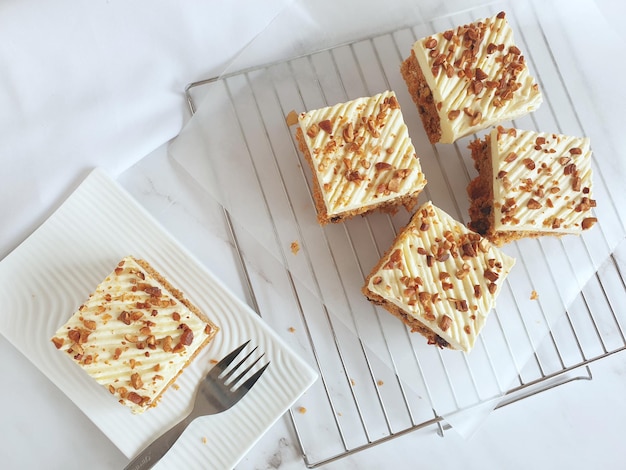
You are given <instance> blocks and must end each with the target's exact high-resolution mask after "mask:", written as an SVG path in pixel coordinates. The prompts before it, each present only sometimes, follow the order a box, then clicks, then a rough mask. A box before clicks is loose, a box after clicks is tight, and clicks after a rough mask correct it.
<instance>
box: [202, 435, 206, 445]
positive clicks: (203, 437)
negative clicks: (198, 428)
mask: <svg viewBox="0 0 626 470" xmlns="http://www.w3.org/2000/svg"><path fill="white" fill-rule="evenodd" d="M202 443H203V444H206V443H207V438H206V436H202Z"/></svg>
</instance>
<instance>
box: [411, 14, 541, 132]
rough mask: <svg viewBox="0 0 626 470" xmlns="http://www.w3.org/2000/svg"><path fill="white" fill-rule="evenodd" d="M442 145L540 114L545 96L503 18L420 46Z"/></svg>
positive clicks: (425, 40)
mask: <svg viewBox="0 0 626 470" xmlns="http://www.w3.org/2000/svg"><path fill="white" fill-rule="evenodd" d="M413 53H414V54H415V57H416V59H417V61H418V63H419V66H420V68H421V70H422V73H423V74H424V77H425V79H426V82H427V84H428V87H429V88H430V90H431V93H432V95H433V98H434V100H435V104H436V108H437V112H438V114H439V119H440V126H441V138H440V140H439V141H440V142H442V143H452V142H454V141H455V140H457V139H458V138H460V137H463V136H466V135H468V134H471V133H473V132H476V131H478V130H480V129H485V128H487V127H489V126H492V125H494V124H497V123H499V122H502V121H507V120H512V119H515V118H518V117H520V116H522V115H524V114H527V113H529V112H532V111H534V110H536V109H537V108H538V107H539V105H540V104H541V102H542V95H541V92H540V91H539V87H538V85H537V82H536V81H535V79H534V78H533V77H532V76H531V75H530V71H529V69H528V66H527V64H526V61H525V60H524V56H523V55H522V52H521V51H520V49H519V48H518V47H517V46H516V45H515V42H514V38H513V30H512V29H511V27H510V25H509V23H508V22H507V20H506V15H505V14H504V12H501V13H499V14H497V15H495V16H493V17H491V18H486V19H484V20H482V21H476V22H474V23H471V24H469V25H463V26H459V27H457V28H455V29H450V30H448V31H445V32H442V33H438V34H434V35H432V36H428V37H425V38H422V39H420V40H418V41H416V42H415V43H414V45H413Z"/></svg>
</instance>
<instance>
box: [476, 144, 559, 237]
mask: <svg viewBox="0 0 626 470" xmlns="http://www.w3.org/2000/svg"><path fill="white" fill-rule="evenodd" d="M469 148H470V150H471V151H472V160H473V161H474V168H476V170H477V171H478V176H477V177H476V178H474V179H473V180H472V181H470V183H469V185H468V186H467V195H468V196H469V198H470V206H469V216H470V222H469V223H468V224H467V226H468V227H469V228H470V229H472V230H473V231H475V232H477V233H479V234H481V235H482V236H484V237H485V238H487V239H488V240H489V241H490V242H491V243H493V244H494V245H496V246H502V245H504V244H506V243H510V242H512V241H515V240H520V239H522V238H537V237H540V236H543V235H546V233H545V232H529V231H515V232H502V231H497V230H495V229H494V215H493V204H494V200H493V186H492V185H493V165H492V163H491V136H489V135H487V136H485V140H480V139H476V140H474V141H472V142H470V145H469ZM552 235H556V236H561V234H552Z"/></svg>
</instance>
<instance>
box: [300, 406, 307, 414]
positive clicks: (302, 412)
mask: <svg viewBox="0 0 626 470" xmlns="http://www.w3.org/2000/svg"><path fill="white" fill-rule="evenodd" d="M298 413H300V414H301V415H303V414H304V413H306V408H305V407H304V406H301V407H299V408H298Z"/></svg>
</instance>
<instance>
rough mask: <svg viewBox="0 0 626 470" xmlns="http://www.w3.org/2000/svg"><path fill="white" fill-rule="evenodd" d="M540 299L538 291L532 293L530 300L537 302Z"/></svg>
mask: <svg viewBox="0 0 626 470" xmlns="http://www.w3.org/2000/svg"><path fill="white" fill-rule="evenodd" d="M538 298H539V294H538V293H537V291H536V290H533V291H532V292H531V293H530V300H537V299H538Z"/></svg>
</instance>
